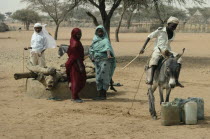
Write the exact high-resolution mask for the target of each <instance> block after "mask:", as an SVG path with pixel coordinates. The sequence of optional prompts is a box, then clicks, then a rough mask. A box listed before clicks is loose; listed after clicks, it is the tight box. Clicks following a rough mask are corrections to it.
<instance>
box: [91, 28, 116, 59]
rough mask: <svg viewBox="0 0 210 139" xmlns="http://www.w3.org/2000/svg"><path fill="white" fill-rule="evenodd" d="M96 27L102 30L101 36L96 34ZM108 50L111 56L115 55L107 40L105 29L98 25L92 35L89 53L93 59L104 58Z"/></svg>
mask: <svg viewBox="0 0 210 139" xmlns="http://www.w3.org/2000/svg"><path fill="white" fill-rule="evenodd" d="M98 29H102V30H103V32H104V36H103V37H99V36H98V35H97V30H98ZM108 50H109V51H110V53H111V56H112V57H115V54H114V51H113V48H112V46H111V43H110V41H109V37H108V34H107V32H106V30H105V28H104V27H103V26H102V25H99V26H98V27H97V28H96V31H95V36H94V37H93V41H92V45H91V46H90V49H89V53H90V55H91V57H92V58H94V59H97V58H99V59H100V58H105V56H106V53H105V52H107V51H108Z"/></svg>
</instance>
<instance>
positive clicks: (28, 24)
mask: <svg viewBox="0 0 210 139" xmlns="http://www.w3.org/2000/svg"><path fill="white" fill-rule="evenodd" d="M29 26H30V23H29V22H26V30H29Z"/></svg>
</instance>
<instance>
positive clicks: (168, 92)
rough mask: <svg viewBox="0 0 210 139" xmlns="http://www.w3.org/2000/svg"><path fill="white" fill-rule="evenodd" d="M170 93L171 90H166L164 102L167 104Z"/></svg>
mask: <svg viewBox="0 0 210 139" xmlns="http://www.w3.org/2000/svg"><path fill="white" fill-rule="evenodd" d="M170 93H171V88H168V89H166V102H169V97H170Z"/></svg>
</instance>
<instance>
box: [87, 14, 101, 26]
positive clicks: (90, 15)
mask: <svg viewBox="0 0 210 139" xmlns="http://www.w3.org/2000/svg"><path fill="white" fill-rule="evenodd" d="M86 14H87V15H88V16H89V17H91V18H92V19H93V23H94V25H95V26H98V25H99V23H98V20H97V19H96V17H95V16H94V15H93V14H92V13H90V12H86Z"/></svg>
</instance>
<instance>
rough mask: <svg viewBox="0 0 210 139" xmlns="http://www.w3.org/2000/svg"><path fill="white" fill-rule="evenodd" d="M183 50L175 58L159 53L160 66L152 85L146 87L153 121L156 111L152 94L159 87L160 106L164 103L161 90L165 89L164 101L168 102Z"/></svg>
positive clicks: (155, 117) (167, 52) (174, 84)
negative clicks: (160, 55)
mask: <svg viewBox="0 0 210 139" xmlns="http://www.w3.org/2000/svg"><path fill="white" fill-rule="evenodd" d="M159 50H160V49H159ZM184 51H185V48H184V49H183V52H182V54H178V55H177V56H176V57H173V55H172V54H171V53H170V52H169V51H166V52H162V51H161V50H160V52H161V54H162V60H160V62H159V63H160V64H158V65H159V66H158V67H157V69H156V71H155V74H154V81H153V85H149V86H148V93H147V95H148V99H149V112H150V114H151V116H152V118H153V119H155V120H156V119H157V115H156V111H155V97H154V92H155V90H156V89H157V87H159V95H160V104H161V103H162V102H164V98H163V90H164V89H166V99H165V102H169V97H170V93H171V90H172V89H173V88H175V87H176V80H175V77H176V75H177V74H178V72H179V71H178V70H179V68H178V67H179V64H178V63H177V60H178V59H179V58H180V57H182V55H183V54H184Z"/></svg>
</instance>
